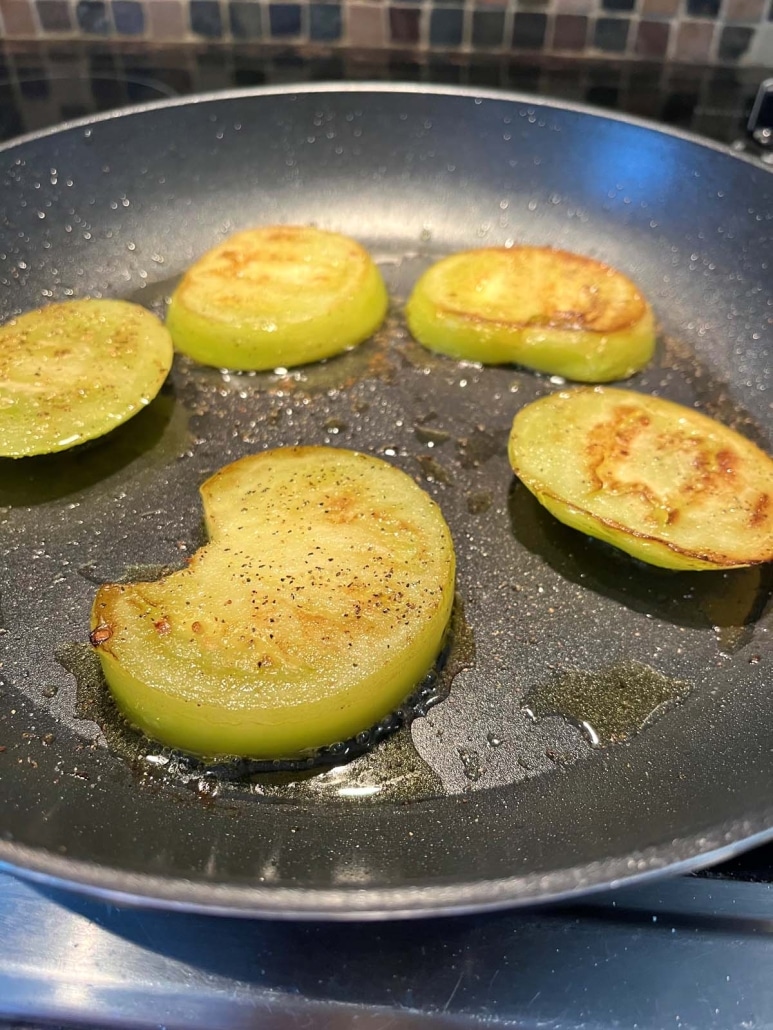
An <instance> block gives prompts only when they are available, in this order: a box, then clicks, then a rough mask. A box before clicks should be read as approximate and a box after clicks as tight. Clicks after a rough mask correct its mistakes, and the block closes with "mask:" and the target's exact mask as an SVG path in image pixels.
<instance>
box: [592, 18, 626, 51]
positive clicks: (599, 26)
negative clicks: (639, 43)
mask: <svg viewBox="0 0 773 1030" xmlns="http://www.w3.org/2000/svg"><path fill="white" fill-rule="evenodd" d="M629 26H630V21H629V19H628V18H599V20H598V21H597V22H596V31H595V32H594V34H593V45H594V46H596V47H598V49H599V50H606V51H608V52H610V53H622V51H624V50H625V45H626V43H627V42H628V28H629Z"/></svg>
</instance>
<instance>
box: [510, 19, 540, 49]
mask: <svg viewBox="0 0 773 1030" xmlns="http://www.w3.org/2000/svg"><path fill="white" fill-rule="evenodd" d="M547 21H548V19H547V15H546V14H540V13H536V12H532V11H518V12H516V15H515V17H514V18H513V47H516V48H519V49H527V50H539V49H541V48H542V46H543V45H544V43H545V31H546V29H547Z"/></svg>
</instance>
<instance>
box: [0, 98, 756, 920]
mask: <svg viewBox="0 0 773 1030" xmlns="http://www.w3.org/2000/svg"><path fill="white" fill-rule="evenodd" d="M378 93H383V94H387V95H394V94H400V95H406V96H426V97H447V96H451V97H462V98H468V99H471V100H472V99H480V100H495V101H504V102H509V103H518V104H521V105H526V106H528V107H532V108H534V109H544V110H560V111H570V112H574V113H578V114H583V115H588V116H591V117H593V118H598V119H602V120H605V121H610V122H616V123H623V124H626V125H631V126H636V127H638V128H641V129H645V130H650V131H655V132H657V133H658V134H660V135H664V136H668V137H671V138H675V139H679V140H682V141H684V142H687V143H690V144H693V145H696V146H700V147H703V148H706V149H708V150H711V151H714V152H719V153H722V154H724V155H725V156H726V157H729V158H735V159H738V160H741V161H742V162H743V163H745V164H747V165H751V166H752V167H753V168H756V169H758V170H759V169H763V170H764V171H766V172H770V173H773V167H768V166H766V165H764V164H763V163H762V162H761V161H759V160H758V159H756V158H755V157H753V156H751V155H748V154H744V153H742V152H739V151H734V150H733V149H731V147H729V146H726V145H722V144H719V143H716V142H715V141H712V140H709V139H705V138H703V137H701V136H699V135H697V134H694V133H691V132H686V131H683V130H679V129H674V128H670V127H664V126H661V125H658V124H657V123H656V122H653V121H649V120H647V119H642V118H638V117H635V116H629V115H625V114H621V113H618V112H610V111H606V110H604V109H601V108H596V107H593V106H592V105H588V104H582V103H572V102H565V101H563V100H561V99H560V98H554V97H542V96H539V97H538V96H534V95H531V94H525V93H521V92H517V91H508V90H496V89H483V90H480V89H475V88H473V87H461V86H435V85H432V84H412V83H396V84H395V83H384V82H362V83H360V82H358V83H346V84H341V83H311V84H294V85H283V86H264V87H253V88H247V89H233V90H224V91H215V92H208V93H199V94H193V95H189V96H183V97H173V98H165V99H161V100H156V101H148V102H145V103H142V104H136V105H132V106H129V107H124V108H119V109H117V110H114V111H107V112H100V113H97V114H93V115H87V116H84V117H82V118H78V119H73V120H70V121H67V122H64V123H61V124H59V125H57V126H53V127H50V128H47V129H44V130H40V131H36V132H33V133H28V134H25V135H23V136H20V137H16V138H15V139H13V140H10V141H8V142H6V143H3V144H0V153H2V154H9V153H12V152H13V151H14V150H15V149H16V148H18V147H21V146H23V145H25V144H29V143H33V142H36V141H41V140H46V139H49V138H52V137H57V136H58V135H60V134H62V133H64V132H67V131H70V130H77V129H79V128H89V127H91V126H95V125H99V124H102V123H107V122H108V121H112V120H114V119H119V118H124V117H127V118H128V117H133V116H135V115H140V114H143V113H145V112H152V111H158V110H165V109H166V108H177V107H187V106H189V105H194V104H195V105H198V104H211V103H220V102H227V101H231V100H237V99H250V98H262V97H292V96H296V95H312V96H313V95H328V94H347V95H350V96H358V95H371V94H378ZM710 832H711V837H710V838H708V837H707V836H706V834H704V833H694V834H691V835H689V836H686V837H680V838H677V839H669V840H667V841H663V842H662V843H660V844H657V845H653V846H651V847H648V848H646V849H643V850H640V851H635V852H633V853H627V854H625V855H620V856H617V857H614V858H611V859H609V858H607V859H603V860H597V861H593V862H590V863H587V864H585V865H582V866H572V867H566V868H559V869H553V870H547V871H545V872H542V873H540V872H539V871H537V872H532V873H529V874H523V873H521V874H518V875H513V876H508V877H503V878H490V879H486V880H481V881H470V880H469V878H467V880H466V882H463V883H461V884H460V883H458V882H456V883H453V884H448V885H445V884H442V883H441V884H426V885H416V886H411V887H405V886H401V887H373V888H317V887H313V886H305V887H298V888H291V887H276V886H261V885H260V884H249V885H247V884H244V885H234V884H224V883H211V884H210V883H206V882H203V881H192V880H189V879H186V878H184V877H182V876H179V875H178V876H163V877H161V876H155V875H152V874H146V873H133V872H127V871H126V870H123V869H120V868H117V867H114V866H105V865H96V864H94V863H91V862H88V861H85V860H82V859H73V858H69V857H67V856H64V855H59V854H56V853H52V852H50V851H45V850H42V849H39V848H35V847H32V846H29V845H23V844H17V843H15V842H14V841H9V840H0V869H3V870H5V871H8V872H9V873H12V874H13V875H16V876H19V877H20V878H22V879H27V880H30V881H33V882H36V883H39V884H41V885H45V886H48V887H58V888H65V889H70V890H74V891H77V892H81V893H86V894H88V895H89V896H92V897H97V898H99V899H102V900H104V901H108V902H112V903H118V904H129V905H135V906H143V907H149V908H160V909H164V910H169V911H180V912H193V913H202V914H208V915H222V916H231V917H234V916H244V917H264V918H272V919H287V920H304V919H307V920H308V919H320V920H330V921H347V920H350V921H358V920H363V921H364V920H383V919H398V918H425V917H428V916H439V915H463V914H468V913H473V912H476V913H477V912H486V911H489V912H493V911H497V910H502V909H510V908H515V907H523V906H527V905H534V904H538V903H540V904H542V903H555V902H559V901H565V900H568V899H572V898H574V897H577V896H579V895H588V894H591V893H594V892H600V891H602V890H607V889H614V888H615V887H618V886H622V885H626V886H628V885H634V884H639V883H642V882H645V881H650V880H654V879H656V878H662V877H666V876H669V877H670V876H672V875H678V874H682V873H688V872H691V871H694V870H696V869H699V868H702V867H704V866H707V865H710V864H713V863H715V862H718V861H722V860H725V859H728V858H730V857H732V856H733V855H735V854H738V853H739V852H741V851H743V850H746V849H747V848H749V847H753V846H755V845H757V844H762V843H765V842H766V841H769V840H773V807H770V808H766V809H763V810H762V811H757V812H756V813H753V814H752V815H747V816H746V817H742V818H738V819H734V820H732V821H728V822H726V823H724V824H721V825H720V826H719V827H716V826H714V827H712V828H711V831H710ZM674 854H677V855H680V856H682V857H680V858H677V859H676V860H674V858H673V856H674Z"/></svg>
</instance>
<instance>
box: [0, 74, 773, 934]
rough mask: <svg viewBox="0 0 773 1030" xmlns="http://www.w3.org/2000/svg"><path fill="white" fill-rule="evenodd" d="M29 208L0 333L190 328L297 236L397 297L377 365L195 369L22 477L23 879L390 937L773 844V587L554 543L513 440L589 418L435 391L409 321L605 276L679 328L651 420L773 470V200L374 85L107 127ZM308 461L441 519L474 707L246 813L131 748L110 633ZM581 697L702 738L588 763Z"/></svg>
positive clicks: (14, 524)
mask: <svg viewBox="0 0 773 1030" xmlns="http://www.w3.org/2000/svg"><path fill="white" fill-rule="evenodd" d="M0 179H1V180H2V183H3V192H2V198H1V199H0V207H1V208H2V214H1V217H2V222H1V223H0V224H1V225H2V228H1V229H0V283H1V284H2V294H1V296H2V315H3V317H9V316H11V315H13V314H15V313H17V312H19V311H23V310H26V309H29V308H32V307H36V306H38V305H40V304H43V303H45V302H47V301H49V300H59V299H64V298H66V297H71V296H75V297H82V296H111V297H127V298H133V299H135V300H138V301H139V302H141V303H146V304H147V305H148V306H150V307H152V308H154V309H155V310H157V311H159V312H162V311H163V307H164V303H165V298H166V297H167V296H168V294H169V292H170V289H171V287H172V285H173V283H174V281H175V279H176V277H178V276H179V275H180V273H181V272H182V271H183V270H184V269H185V267H186V266H187V265H188V264H189V263H190V262H191V261H192V260H193V259H195V258H196V257H197V256H198V255H199V254H201V253H202V252H203V251H204V250H206V249H207V248H209V247H211V246H212V245H214V244H215V243H217V242H218V241H219V240H221V239H223V238H224V237H225V236H226V235H227V234H229V233H230V232H232V231H235V230H237V229H239V228H242V227H246V226H250V225H254V224H260V223H267V222H290V223H292V222H296V223H315V224H317V225H319V226H322V227H325V228H331V229H336V230H339V231H341V232H344V233H348V234H349V235H352V236H354V237H356V238H357V239H359V240H361V241H362V242H363V243H364V244H365V245H367V246H368V247H369V248H370V249H371V251H372V252H373V254H374V255H375V256H376V258H377V259H378V261H379V263H380V264H381V267H382V268H383V271H384V275H385V277H386V280H387V282H388V285H389V287H390V291H391V294H392V297H393V298H394V306H393V311H392V314H391V316H390V320H389V322H388V324H387V326H386V327H385V329H384V330H382V331H381V332H380V333H379V334H378V336H377V338H376V339H375V340H373V341H370V342H368V343H366V344H364V345H363V346H362V347H361V348H359V349H358V350H357V351H354V352H352V353H349V354H346V355H343V356H341V357H339V358H336V359H334V360H331V361H328V362H326V363H323V364H320V365H317V366H312V367H308V368H303V369H300V370H295V371H294V372H292V373H291V374H285V373H284V372H283V371H282V370H278V371H276V372H274V373H271V374H260V375H229V374H227V373H224V372H220V371H218V370H213V369H205V368H202V367H198V366H195V365H194V364H193V363H191V362H188V361H185V360H180V359H178V360H177V361H176V363H175V367H174V370H173V373H172V375H171V377H170V381H169V383H168V386H167V388H165V390H164V392H163V393H162V395H161V396H160V397H159V398H158V400H157V401H156V402H154V404H153V405H151V406H150V408H149V409H148V410H147V411H145V412H144V413H143V414H142V415H140V416H138V417H137V418H136V419H135V420H134V421H133V422H131V423H129V424H128V425H127V426H125V427H124V428H122V429H120V430H118V431H116V432H115V433H113V434H112V435H111V436H110V437H108V438H106V439H104V440H103V441H101V442H100V443H98V444H95V445H93V446H91V447H89V448H84V449H82V450H80V451H78V452H74V453H72V454H70V455H66V456H59V457H57V458H55V459H54V458H41V459H34V460H28V461H24V462H16V463H14V462H10V461H4V462H3V463H2V464H0V548H1V549H2V568H1V569H0V608H1V620H0V622H1V627H2V628H1V629H0V645H1V646H2V669H0V673H1V674H2V688H1V689H2V708H0V747H2V749H3V750H2V751H0V836H1V839H0V860H2V862H3V863H4V864H5V865H6V866H8V867H10V868H12V869H15V870H18V871H21V872H24V873H26V874H28V875H31V876H33V877H37V878H42V879H44V880H49V881H51V880H54V881H59V882H66V883H69V884H71V885H74V886H78V887H80V888H83V889H86V890H89V891H92V892H95V893H99V894H102V895H106V896H110V897H113V898H120V899H133V900H141V901H143V902H145V903H151V904H158V905H164V906H168V907H177V908H189V909H202V910H208V911H212V912H231V913H243V914H266V915H273V916H315V917H325V918H347V917H350V918H351V917H373V918H375V917H382V916H389V915H422V914H429V913H433V912H460V911H469V910H475V909H483V908H487V907H497V906H505V905H513V904H518V903H525V902H532V901H537V900H545V899H551V898H557V897H560V896H565V895H568V894H572V893H576V892H580V891H584V890H589V889H591V888H598V887H601V886H604V885H609V884H615V883H619V882H621V881H623V880H630V879H632V878H636V877H641V876H645V875H650V874H653V873H655V872H660V871H664V870H666V869H671V870H676V869H679V868H682V869H683V868H689V867H695V866H698V865H700V864H703V863H706V862H709V861H711V860H715V859H717V858H718V857H720V856H722V855H726V854H728V853H730V852H732V851H733V850H735V849H738V848H740V847H742V846H747V845H749V844H751V843H755V842H759V841H760V840H762V839H766V838H767V837H770V836H771V835H772V834H773V801H771V796H770V784H771V782H773V705H771V704H770V690H771V674H770V670H771V663H772V662H773V647H771V639H770V637H771V622H772V620H771V612H770V604H769V597H770V586H771V577H770V575H769V570H767V569H762V570H760V569H756V570H741V571H736V572H728V573H694V574H670V573H665V572H659V571H657V570H649V569H646V568H645V567H643V566H641V565H637V564H635V563H634V562H632V561H628V560H627V559H625V558H623V557H621V556H619V555H617V554H614V553H612V552H611V551H610V550H609V549H606V548H605V547H603V546H602V545H600V544H597V543H595V542H593V541H590V540H587V539H585V538H584V537H582V536H580V535H579V534H576V533H574V532H572V531H570V530H568V529H565V528H564V527H562V526H560V525H559V524H557V523H556V522H555V521H554V520H553V519H552V518H551V517H550V516H549V515H547V513H545V512H543V511H542V510H541V509H539V508H538V507H537V506H536V504H535V502H534V501H532V499H531V498H530V496H529V495H528V494H527V493H526V491H525V490H524V489H523V488H522V487H521V486H520V485H519V484H518V483H517V482H516V481H515V480H514V477H513V476H512V474H511V472H510V470H509V466H508V462H507V457H506V438H507V432H508V429H509V426H510V422H511V420H512V417H513V415H514V413H515V412H516V410H517V409H518V408H519V406H521V405H522V404H524V403H526V402H528V401H530V400H532V399H534V398H536V397H538V396H540V395H543V394H545V393H546V392H549V391H551V390H555V389H557V388H558V387H559V386H560V382H557V381H554V380H551V379H549V378H546V377H540V376H537V375H534V374H532V373H529V372H526V371H522V370H519V369H516V368H485V369H484V368H479V367H477V366H474V365H463V364H459V363H457V362H454V361H452V360H450V359H446V358H441V357H439V356H433V355H431V354H429V353H428V352H425V351H423V350H422V349H421V348H420V347H419V346H418V345H417V344H415V343H414V342H413V341H412V340H411V339H410V337H409V336H408V334H407V332H406V330H405V327H404V320H403V317H402V303H403V302H404V300H405V298H406V297H407V294H408V292H409V290H410V288H411V285H412V283H413V282H414V281H415V278H416V276H417V275H418V273H419V272H420V270H421V269H422V268H424V267H425V266H426V264H427V263H428V262H429V261H430V260H432V259H433V258H434V257H437V256H438V255H441V254H444V253H447V252H449V251H452V250H455V249H459V248H464V247H471V246H480V245H485V244H504V243H506V242H507V241H514V242H531V243H540V244H552V245H556V246H560V247H565V248H567V249H570V250H575V251H578V252H581V253H586V254H589V255H592V256H596V257H599V258H602V259H604V260H606V261H608V262H610V263H612V264H613V265H616V266H617V267H619V268H621V269H622V270H624V271H625V272H627V273H628V274H629V275H631V276H632V277H633V278H634V279H635V280H636V281H637V282H638V283H639V284H640V286H641V287H642V289H643V290H644V291H645V292H646V293H647V294H648V295H649V296H650V298H651V299H652V301H653V303H654V305H655V307H656V310H657V314H658V317H659V320H660V323H661V327H662V333H661V338H660V343H659V348H658V353H657V356H656V359H655V361H654V362H653V364H652V365H651V366H650V367H649V368H648V369H647V370H646V371H645V372H643V373H641V374H640V375H638V376H636V377H635V378H634V379H633V380H631V381H630V382H629V383H628V385H629V386H630V387H631V388H633V389H637V390H642V391H648V392H653V393H659V394H662V395H663V396H667V397H670V398H673V399H675V400H678V401H682V402H684V403H687V404H695V405H697V406H698V407H699V408H700V409H701V410H703V411H706V412H708V413H709V414H711V415H714V416H716V417H718V418H720V419H722V420H724V421H726V422H728V423H730V424H732V425H734V426H736V427H737V428H739V429H740V430H741V431H742V432H745V433H747V434H748V435H750V436H751V437H752V438H754V439H755V440H757V441H758V442H760V443H762V444H763V446H767V447H768V448H769V447H770V445H771V442H772V441H771V396H773V395H772V394H771V388H772V386H773V383H772V381H771V356H772V354H773V324H772V323H773V289H771V267H770V263H771V255H772V254H773V246H772V245H771V228H772V226H773V175H771V173H770V172H769V171H767V170H765V169H763V168H762V167H758V166H756V165H755V164H754V163H753V162H751V161H749V160H746V159H743V158H740V157H738V156H734V155H731V154H729V153H727V152H724V151H723V150H722V149H720V148H718V147H715V146H712V145H710V144H705V143H701V142H700V141H698V140H696V139H693V138H689V137H684V136H680V135H676V134H672V133H667V132H663V131H659V130H656V129H654V128H652V127H649V126H646V125H643V124H638V123H634V122H631V121H628V120H624V119H616V118H612V117H608V116H600V115H598V114H596V113H593V112H592V111H588V110H583V109H580V108H567V107H564V106H555V105H553V104H551V103H548V102H546V103H536V102H535V101H534V100H533V99H528V98H524V97H519V96H516V95H512V94H501V93H490V94H473V93H472V92H465V91H460V90H446V89H421V88H413V87H400V88H394V87H389V88H379V87H366V86H359V85H358V86H356V87H352V88H351V89H341V88H340V87H337V88H326V87H314V88H310V89H306V88H303V89H294V90H292V91H285V90H266V91H258V92H253V93H249V94H244V93H237V94H228V95H225V94H220V95H215V96H210V97H201V98H193V99H190V100H185V101H182V102H172V103H162V104H160V105H151V106H148V107H145V108H142V109H134V110H130V111H127V112H123V113H121V114H119V115H109V116H107V117H103V118H99V119H96V120H91V121H89V122H88V123H85V122H84V123H79V124H74V125H71V126H69V127H64V128H62V129H60V130H57V131H54V132H50V133H45V134H42V135H39V136H35V137H28V138H27V139H25V140H22V141H20V142H18V143H15V144H11V145H8V146H5V147H4V148H2V149H1V150H0ZM301 442H303V443H330V444H332V445H334V446H336V445H338V446H344V447H353V448H356V449H361V450H365V451H370V452H373V453H376V454H379V455H382V456H385V457H387V458H388V460H390V461H392V462H394V463H395V464H397V465H398V466H400V467H401V468H403V469H405V470H406V471H408V472H410V473H411V474H413V475H414V476H416V477H417V478H418V479H419V480H420V481H421V482H422V483H423V485H425V487H426V489H427V490H428V491H429V492H430V493H431V494H432V496H433V497H435V498H436V500H437V501H438V502H439V504H440V505H441V507H442V509H443V511H444V513H445V515H446V517H447V519H448V521H449V523H450V525H451V528H452V531H453V534H454V538H455V543H456V548H457V553H458V565H459V573H458V594H459V599H460V611H461V616H460V620H459V632H458V635H457V645H456V648H455V650H454V651H453V652H452V655H451V657H450V659H449V665H448V666H447V669H446V673H445V681H446V685H447V684H448V682H449V681H452V682H451V683H450V695H449V696H448V697H447V699H446V700H444V701H442V702H441V703H439V704H437V705H435V706H434V707H432V708H431V709H430V710H429V712H428V714H427V715H426V716H425V717H421V718H417V719H416V720H415V721H414V722H413V724H412V726H411V727H410V729H403V730H401V731H399V732H398V733H397V734H396V735H395V736H393V737H392V738H390V739H388V740H386V741H384V742H383V743H382V744H381V745H379V747H378V748H376V750H375V751H374V752H372V753H371V754H370V755H368V756H365V757H363V758H359V759H357V760H355V761H354V762H352V763H350V764H348V765H343V766H339V767H335V768H333V769H330V770H327V771H326V772H324V774H319V773H318V774H316V775H313V776H307V777H304V776H301V775H299V774H286V775H280V774H272V775H271V776H262V777H253V778H252V780H250V781H249V782H247V783H246V784H245V783H243V782H240V783H235V782H232V780H229V779H228V778H227V777H226V778H224V777H223V776H222V775H220V774H218V773H213V772H210V771H207V770H203V769H201V768H197V767H196V766H195V764H192V763H190V762H186V761H184V760H181V759H179V758H178V757H177V756H174V755H171V754H169V753H167V752H164V751H163V749H161V748H154V747H152V746H142V745H135V744H132V742H131V740H130V738H127V735H126V733H125V731H122V730H120V729H117V728H116V726H115V723H114V721H113V720H112V716H111V714H110V712H109V706H108V705H107V704H106V702H105V700H104V694H103V692H102V690H101V688H100V684H99V683H98V682H97V681H96V680H95V678H94V676H93V669H92V666H91V663H90V661H89V655H88V649H87V647H86V646H85V641H86V635H87V621H88V611H89V607H90V604H91V599H92V597H93V593H94V591H95V589H96V584H97V583H99V582H102V581H104V580H110V579H114V578H117V577H121V576H125V575H127V574H130V575H137V574H138V573H139V574H146V575H153V574H156V573H157V572H158V570H159V568H160V567H161V566H175V565H179V564H180V562H181V561H183V560H184V558H185V556H186V555H188V554H190V553H191V552H192V550H194V549H195V547H196V546H198V545H199V544H200V543H201V542H202V530H201V511H200V506H199V502H198V496H197V487H198V484H199V483H200V482H201V481H202V480H203V479H205V478H206V477H207V476H208V475H209V474H211V473H212V472H213V471H214V470H215V469H217V468H218V467H220V466H221V465H223V464H225V463H226V462H228V461H230V460H232V459H235V458H238V457H240V456H241V455H243V454H247V453H251V452H254V451H257V450H261V449H263V448H266V447H273V446H277V445H282V444H296V443H301ZM74 672H75V673H77V675H75V674H74ZM570 681H571V682H573V683H574V684H575V686H576V685H577V683H579V684H580V687H581V688H582V689H583V690H585V694H586V696H589V697H591V698H596V699H598V697H599V696H601V697H609V696H611V694H610V692H613V693H614V691H617V694H616V695H615V696H618V697H620V696H622V697H623V698H624V697H625V696H627V695H628V696H630V695H631V694H634V695H637V696H640V695H642V694H646V693H647V692H648V691H651V690H652V689H653V687H656V688H658V689H660V688H663V689H664V691H665V694H668V695H669V696H671V697H672V700H673V701H674V702H676V703H672V704H671V705H667V706H665V708H661V709H659V710H658V712H657V713H656V715H659V716H660V717H659V718H656V717H653V718H652V719H650V720H649V725H647V726H646V728H645V729H643V730H642V731H641V732H640V733H638V734H636V735H634V736H632V737H631V738H630V739H628V740H626V741H624V742H621V743H616V744H612V745H610V746H608V747H603V748H593V747H591V746H590V744H589V742H588V738H587V734H586V733H583V732H582V730H581V729H580V728H578V726H577V725H576V724H575V723H576V721H577V720H576V719H575V722H571V721H569V720H568V719H565V718H563V717H561V716H554V717H545V718H541V719H539V720H538V721H536V722H535V721H533V720H532V719H531V718H530V717H529V715H528V713H527V712H525V711H524V703H525V699H526V697H527V695H529V694H530V692H533V691H534V690H538V691H539V690H543V691H544V690H545V689H546V685H550V684H553V685H555V684H556V683H558V684H566V683H568V682H570ZM621 684H622V686H621ZM626 692H627V695H626ZM665 694H664V696H665ZM596 703H597V702H596ZM616 704H617V705H618V711H619V705H620V702H619V701H618V702H616ZM650 707H653V706H652V705H651V706H650ZM596 714H597V713H596ZM592 717H593V718H595V717H596V716H595V715H593V716H592ZM588 718H589V719H590V718H591V716H589V717H588Z"/></svg>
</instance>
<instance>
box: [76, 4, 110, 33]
mask: <svg viewBox="0 0 773 1030" xmlns="http://www.w3.org/2000/svg"><path fill="white" fill-rule="evenodd" d="M75 17H76V18H77V19H78V27H79V28H80V29H81V31H82V32H85V33H86V34H87V35H90V36H107V35H109V34H110V28H111V26H110V18H109V16H108V13H107V7H106V5H105V4H104V2H103V0H78V5H77V7H76V8H75Z"/></svg>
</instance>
